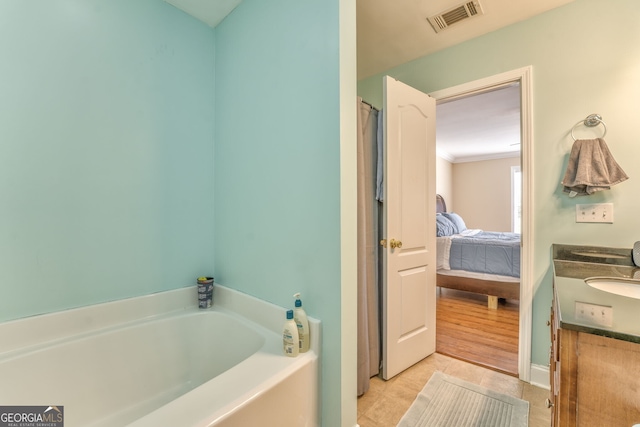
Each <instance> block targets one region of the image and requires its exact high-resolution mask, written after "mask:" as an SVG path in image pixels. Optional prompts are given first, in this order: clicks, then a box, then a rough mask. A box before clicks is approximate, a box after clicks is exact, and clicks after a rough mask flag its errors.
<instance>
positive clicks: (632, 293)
mask: <svg viewBox="0 0 640 427" xmlns="http://www.w3.org/2000/svg"><path fill="white" fill-rule="evenodd" d="M584 281H585V283H586V284H587V285H589V286H591V287H592V288H596V289H600V290H601V291H605V292H609V293H610V294H616V295H622V296H624V297H629V298H635V299H640V280H634V279H624V278H618V277H589V278H587V279H584Z"/></svg>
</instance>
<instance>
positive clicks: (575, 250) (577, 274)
mask: <svg viewBox="0 0 640 427" xmlns="http://www.w3.org/2000/svg"><path fill="white" fill-rule="evenodd" d="M553 268H554V293H555V298H556V303H557V306H558V317H559V319H558V321H559V322H560V327H562V328H564V329H570V330H575V331H578V332H585V333H589V334H594V335H601V336H605V337H609V338H616V339H620V340H624V341H630V342H635V343H640V321H639V320H640V299H635V298H629V297H624V296H620V295H614V294H611V293H608V292H604V291H601V290H598V289H595V288H593V287H591V286H589V285H587V284H586V283H585V281H584V279H586V278H588V277H624V278H631V277H633V275H634V273H636V272H638V271H640V268H637V267H635V266H634V265H633V262H632V260H631V249H625V248H601V247H595V246H576V245H558V244H554V245H553ZM576 302H584V303H590V304H598V305H602V306H609V307H612V308H613V325H612V326H611V327H606V326H601V325H597V324H594V323H590V322H588V321H586V320H578V319H576V315H575V307H576Z"/></svg>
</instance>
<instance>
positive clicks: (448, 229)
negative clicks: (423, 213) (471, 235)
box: [436, 214, 456, 237]
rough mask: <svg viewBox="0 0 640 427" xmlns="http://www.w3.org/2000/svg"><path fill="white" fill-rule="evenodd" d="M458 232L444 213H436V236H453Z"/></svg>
mask: <svg viewBox="0 0 640 427" xmlns="http://www.w3.org/2000/svg"><path fill="white" fill-rule="evenodd" d="M454 234H456V226H455V225H453V223H452V222H451V221H449V219H448V218H446V217H445V216H444V215H442V214H436V236H437V237H444V236H452V235H454Z"/></svg>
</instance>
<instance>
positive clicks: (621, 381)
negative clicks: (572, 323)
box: [561, 333, 640, 427]
mask: <svg viewBox="0 0 640 427" xmlns="http://www.w3.org/2000/svg"><path fill="white" fill-rule="evenodd" d="M578 352H579V353H578V354H579V355H580V357H579V359H578V378H577V381H578V382H577V393H578V407H577V413H578V424H577V425H578V426H580V427H587V426H588V427H592V426H632V425H634V424H636V423H640V344H635V343H632V342H628V341H622V340H616V339H613V338H606V337H601V336H597V335H591V334H586V333H580V334H579V338H578ZM561 425H563V424H561Z"/></svg>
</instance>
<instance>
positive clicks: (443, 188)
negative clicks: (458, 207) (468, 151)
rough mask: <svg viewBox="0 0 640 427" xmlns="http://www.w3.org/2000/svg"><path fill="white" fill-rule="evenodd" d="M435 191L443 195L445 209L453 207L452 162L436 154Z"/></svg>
mask: <svg viewBox="0 0 640 427" xmlns="http://www.w3.org/2000/svg"><path fill="white" fill-rule="evenodd" d="M436 193H437V194H440V195H441V196H442V197H444V200H445V202H446V203H447V210H449V211H451V210H452V209H453V208H454V206H455V205H454V203H455V201H454V200H453V163H451V162H450V161H448V160H446V159H444V158H442V157H440V156H437V157H436Z"/></svg>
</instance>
